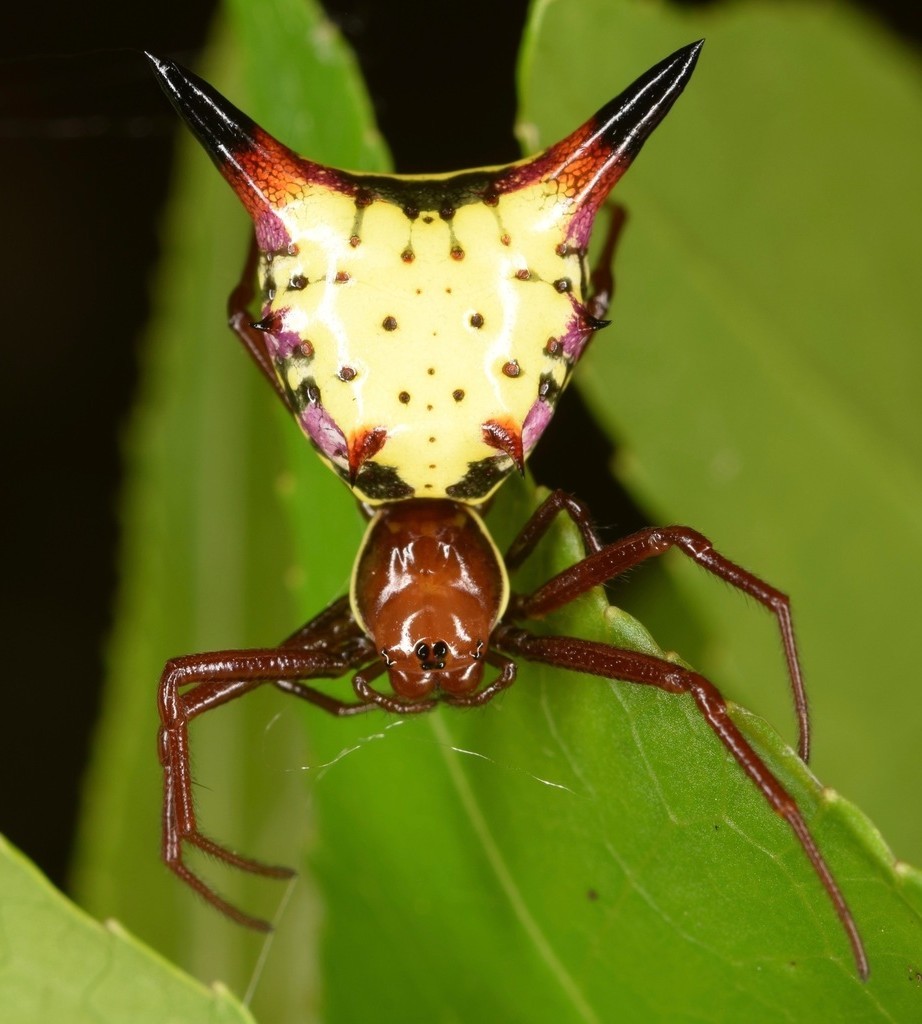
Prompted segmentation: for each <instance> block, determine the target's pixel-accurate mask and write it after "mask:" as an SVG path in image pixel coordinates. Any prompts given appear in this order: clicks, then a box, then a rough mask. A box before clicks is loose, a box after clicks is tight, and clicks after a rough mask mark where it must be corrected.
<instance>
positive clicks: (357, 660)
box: [158, 604, 374, 931]
mask: <svg viewBox="0 0 922 1024" xmlns="http://www.w3.org/2000/svg"><path fill="white" fill-rule="evenodd" d="M331 612H335V614H331ZM325 616H326V617H325ZM318 624H319V626H318ZM296 640H300V642H301V644H302V646H300V647H299V646H295V642H296ZM373 655H374V652H373V651H371V650H369V645H368V643H367V641H366V642H365V643H364V644H363V643H362V641H361V636H360V635H359V634H358V633H357V631H356V629H355V628H354V626H351V627H350V625H349V623H348V622H345V621H344V615H343V610H342V607H341V606H340V605H339V604H337V605H334V606H331V609H328V611H327V612H325V613H321V615H320V616H318V617H317V619H315V620H314V621H313V622H312V623H309V624H308V626H306V627H305V628H304V629H303V630H299V631H298V633H296V634H295V635H294V637H292V638H289V640H287V641H286V642H285V643H284V644H282V645H281V646H279V647H271V648H257V649H253V650H243V651H217V652H214V653H211V654H196V655H187V656H186V657H182V658H173V659H171V660H170V661H168V662H167V664H166V667H165V668H164V670H163V675H162V676H161V679H160V688H159V692H158V704H159V710H160V722H161V725H160V733H159V752H160V763H161V765H162V766H163V833H162V851H161V852H162V857H163V860H164V863H165V864H166V865H167V867H169V868H170V870H171V871H172V872H173V873H174V874H176V875H177V876H178V877H179V878H180V879H182V881H184V882H185V883H186V884H187V885H189V886H190V887H191V888H193V889H194V890H195V891H196V892H197V893H199V895H201V896H202V897H204V898H205V899H206V900H208V902H209V903H211V904H212V905H213V906H214V907H216V908H217V909H218V910H220V911H221V912H222V913H224V914H226V915H227V916H228V917H230V918H232V919H233V920H234V921H236V922H238V923H239V924H242V925H245V926H246V927H248V928H254V929H256V930H258V931H267V930H269V927H270V926H269V924H268V922H266V921H263V920H262V919H260V918H257V917H252V916H250V915H249V914H247V913H245V912H244V911H242V910H240V909H238V908H237V907H235V906H233V904H231V903H228V902H227V901H226V900H225V899H223V898H222V897H221V896H219V895H218V894H217V893H216V892H215V890H214V889H212V888H211V886H210V885H208V883H207V882H205V881H204V880H202V879H201V878H199V876H198V875H196V874H195V873H194V872H193V871H192V870H191V869H190V868H189V867H188V866H187V865H186V863H185V861H184V848H185V846H186V844H189V845H191V846H194V847H197V848H198V849H200V850H202V851H203V852H204V853H206V854H208V855H210V856H212V857H215V858H217V859H218V860H221V861H223V862H224V863H225V864H229V865H231V866H232V867H236V868H239V869H241V870H242V871H248V872H250V873H252V874H256V875H263V876H265V877H268V878H290V877H291V876H292V875H293V874H294V872H293V871H291V870H290V869H289V868H285V867H277V866H274V865H270V864H264V863H262V862H261V861H258V860H253V859H252V858H249V857H244V856H241V855H240V854H237V853H234V852H233V851H232V850H229V849H227V848H226V847H224V846H221V845H220V844H218V843H216V842H215V841H214V840H212V839H209V838H208V837H207V836H206V835H205V834H204V833H203V832H202V831H201V830H200V829H199V827H198V823H197V820H196V814H195V803H194V798H193V793H192V775H191V770H190V765H189V733H188V727H189V722H191V721H192V719H193V718H196V717H197V716H199V715H201V714H203V713H204V712H206V711H210V710H212V709H213V708H216V707H219V706H220V705H222V704H227V703H228V702H229V701H232V700H235V699H236V698H237V697H242V696H243V695H244V694H245V693H249V692H250V691H251V690H255V689H256V688H257V687H259V686H262V685H263V684H265V683H271V684H273V685H274V686H276V687H277V688H278V689H280V690H282V691H283V692H285V693H290V694H293V695H294V696H296V697H300V698H301V699H302V700H307V701H308V702H309V703H311V704H314V705H315V706H316V707H319V708H321V709H322V710H323V711H326V712H327V713H329V714H332V715H336V716H338V717H343V716H347V715H354V714H360V713H362V712H364V711H367V710H369V709H370V708H371V707H374V705H373V704H367V703H362V702H359V703H349V702H347V701H342V700H339V699H337V698H335V697H331V696H330V695H329V694H325V693H322V692H321V691H319V690H315V689H314V688H313V687H310V686H307V685H305V684H304V683H303V682H301V680H303V679H308V678H313V677H318V676H324V677H332V676H339V675H342V674H344V673H345V672H348V671H349V670H350V669H353V668H357V667H359V666H360V665H363V664H366V663H367V662H368V660H369V658H370V657H372V656H373Z"/></svg>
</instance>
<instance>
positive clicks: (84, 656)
mask: <svg viewBox="0 0 922 1024" xmlns="http://www.w3.org/2000/svg"><path fill="white" fill-rule="evenodd" d="M177 6H178V5H177ZM325 6H326V8H327V10H328V11H329V13H330V14H331V16H332V17H333V18H334V20H336V21H337V23H338V24H339V25H340V26H341V28H342V29H343V30H344V31H345V33H346V35H347V36H348V38H349V40H350V42H351V43H352V45H353V46H354V47H355V48H356V49H357V51H358V53H359V57H360V60H361V63H362V67H363V71H364V73H365V77H366V80H367V82H368V84H369V90H370V92H371V96H372V99H373V102H374V104H375V109H376V113H377V116H378V122H379V125H380V126H381V129H382V131H383V132H384V135H385V137H386V138H387V140H388V142H389V144H390V146H391V149H392V152H393V154H394V158H395V161H396V165H397V169H398V170H401V171H405V172H419V171H438V170H456V169H459V168H462V167H468V166H476V165H479V164H487V163H498V162H502V161H505V160H513V159H516V158H517V157H518V155H519V152H518V148H517V145H516V142H515V140H514V138H513V136H512V131H511V128H512V124H513V119H514V113H515V92H514V78H513V76H514V70H515V54H516V52H517V49H518V43H519V38H520V35H521V27H522V23H523V21H524V17H525V9H526V6H527V2H526V0H502V2H497V0H464V2H463V3H461V4H459V5H458V6H457V7H455V8H453V9H452V12H451V21H450V23H447V22H445V23H441V21H440V19H439V17H438V16H435V15H434V12H435V11H437V10H438V8H437V6H436V5H434V4H433V3H431V0H428V2H427V0H403V2H397V0H389V2H380V0H379V2H376V0H329V2H327V3H325ZM865 6H866V7H868V8H869V9H870V10H871V11H873V12H875V13H876V14H877V15H878V16H879V17H880V18H882V19H884V20H885V21H886V22H887V23H889V25H890V26H891V27H892V28H893V30H894V31H896V32H899V33H901V34H903V35H906V36H909V37H910V38H912V39H913V40H915V41H918V40H919V38H920V34H922V13H920V9H919V7H918V6H917V5H914V4H912V5H909V4H905V5H904V4H902V3H899V2H895V0H891V2H887V3H873V2H870V0H868V2H866V4H865ZM214 8H215V3H214V2H213V0H186V2H185V3H183V4H182V8H181V14H178V13H176V11H174V10H173V9H172V5H170V4H138V5H132V7H131V8H130V10H129V11H126V5H124V4H123V3H116V2H114V0H95V2H92V3H91V4H89V5H80V4H67V5H65V4H64V3H63V2H62V0H51V2H48V3H45V4H44V5H43V6H42V7H41V8H40V9H39V8H38V7H37V6H34V5H17V7H16V9H15V10H13V11H5V12H4V13H3V14H2V15H0V197H2V206H3V221H2V224H3V227H2V233H3V243H4V244H3V247H2V249H0V261H2V268H3V281H4V283H5V302H4V308H5V315H3V317H2V319H3V324H4V329H3V341H2V346H0V353H2V356H0V360H2V361H0V366H2V371H0V389H2V398H0V416H2V425H0V437H2V439H3V445H4V456H3V462H2V473H3V489H2V498H0V506H2V515H3V519H2V527H3V536H4V551H3V571H2V581H3V589H2V617H0V622H2V634H0V636H2V648H0V650H2V652H3V654H2V659H3V680H2V685H3V693H4V699H3V704H2V721H3V730H2V743H0V749H2V761H0V792H2V797H0V831H3V832H5V833H6V834H7V835H8V836H9V837H10V839H11V840H12V841H13V842H14V843H16V844H17V845H19V846H21V847H22V848H23V849H24V850H25V851H26V852H27V853H28V854H29V855H30V856H31V857H32V858H33V859H35V860H36V861H37V863H38V864H39V865H40V867H42V868H43V869H44V870H45V871H46V872H47V873H48V874H49V875H50V876H51V877H52V879H53V880H54V881H55V882H56V883H58V884H59V885H63V884H66V871H67V863H68V857H69V849H70V842H71V836H72V832H73V828H74V822H75V818H76V814H77V810H78V806H79V789H80V782H81V772H82V767H83V765H84V763H85V761H86V758H87V754H88V749H89V743H90V742H91V739H92V726H93V723H94V721H95V717H96V711H97V700H98V693H99V686H100V683H101V680H102V672H103V663H102V651H103V649H104V644H105V641H106V637H107V634H108V631H109V629H110V626H111V616H112V607H113V598H114V593H115V587H116V584H117V578H116V562H115V557H116V546H117V541H118V535H117V515H116V513H117V501H118V495H119V480H120V470H121V467H120V461H119V435H120V430H121V428H122V427H123V425H124V424H125V422H126V418H127V416H128V413H129V410H130V408H131V404H132V399H133V395H134V390H135V384H136V373H137V364H136V347H137V342H138V339H139V338H140V337H141V335H142V332H143V328H144V324H145V321H146V318H147V315H148V284H149V280H150V274H151V270H152V267H153V266H154V264H155V262H156V259H157V257H158V240H157V233H156V232H157V225H158V223H159V216H160V208H161V206H162V204H163V201H164V199H165V197H166V189H167V186H168V184H169V181H170V163H171V157H172V140H173V138H174V135H175V133H176V130H177V122H176V119H175V117H174V115H173V113H172V111H171V110H170V109H169V108H168V107H167V105H166V103H165V102H164V100H163V98H162V97H161V95H160V92H159V90H158V89H157V87H156V86H155V84H154V82H153V80H152V78H151V76H150V74H149V72H148V70H147V67H146V65H145V62H144V61H143V59H142V58H141V54H140V51H141V50H142V49H150V50H152V51H154V52H156V53H157V54H159V55H162V56H167V57H171V58H174V59H177V60H179V61H181V62H182V63H185V64H188V65H191V66H194V65H195V62H196V55H197V52H198V50H199V48H200V47H201V45H202V43H203V40H204V38H205V34H206V31H207V29H208V25H209V22H210V20H211V18H212V16H213V14H214ZM434 17H435V18H436V21H435V22H434V21H433V18H434ZM442 17H445V16H444V15H443V16H442ZM420 31H424V32H425V33H426V34H427V37H428V38H429V40H430V41H432V40H433V39H434V40H435V42H436V43H437V45H430V46H414V45H413V41H414V38H415V37H416V35H417V33H418V32H420ZM471 55H476V56H475V57H474V58H473V60H472V56H471ZM446 68H458V69H464V74H463V76H462V75H458V76H452V75H447V74H446ZM411 93H412V97H413V102H414V105H415V113H416V117H415V118H414V123H420V122H428V123H433V124H444V126H445V128H444V132H443V133H441V138H440V140H439V142H440V145H438V146H437V147H434V146H433V140H432V139H431V138H426V139H422V138H421V137H420V135H419V133H417V132H415V131H414V130H413V126H412V125H410V124H407V122H406V120H405V119H404V118H402V109H403V102H404V99H405V97H406V96H407V95H409V94H411ZM462 98H463V101H462ZM426 104H431V107H432V109H431V111H430V110H427V109H426ZM436 104H437V105H438V111H439V112H437V111H436ZM481 111H487V112H488V113H489V116H481V114H480V112H481ZM423 147H424V148H423ZM567 430H570V431H579V432H580V445H579V450H581V451H584V452H585V453H586V454H585V459H584V461H583V463H582V465H576V464H574V462H573V460H572V459H571V460H569V461H564V462H562V463H560V464H557V465H554V464H550V463H549V462H548V461H547V457H548V454H553V453H554V452H555V451H556V452H567V451H568V450H569V451H574V450H577V446H575V445H573V446H570V445H567V444H566V443H563V444H558V445H555V446H548V447H546V448H541V447H540V446H539V449H538V454H537V456H536V458H535V459H533V460H532V462H531V465H532V469H533V470H534V472H535V474H536V476H537V477H538V479H539V480H541V481H544V482H549V483H553V484H554V485H556V486H561V487H565V488H568V489H571V490H574V491H576V492H578V493H579V494H580V495H581V496H582V497H584V498H586V499H587V501H589V503H590V506H591V507H593V508H594V509H595V510H596V513H597V515H598V516H599V518H600V519H602V520H604V521H605V522H618V523H619V524H620V526H621V527H622V528H625V529H629V528H631V527H633V526H634V525H635V524H638V523H639V522H640V521H641V520H643V518H644V517H643V516H642V513H641V512H640V511H638V510H636V509H633V508H632V507H631V506H630V503H629V501H628V500H627V499H626V497H625V496H624V495H621V494H619V493H618V492H617V490H615V489H614V486H613V485H611V484H608V483H606V482H605V481H604V479H602V480H601V481H600V478H603V477H604V474H598V473H593V472H590V471H587V470H589V469H590V468H591V467H593V466H599V465H604V464H606V462H607V460H608V457H609V452H608V450H607V442H606V441H605V440H604V439H602V438H600V437H598V436H597V435H596V434H595V432H594V431H593V430H592V427H591V423H590V422H589V421H588V419H586V418H585V414H584V413H583V410H582V407H581V405H580V402H579V398H578V395H577V394H576V392H575V391H573V390H572V389H571V390H570V391H568V392H567V395H566V397H565V399H564V401H563V402H562V403H561V406H560V408H559V410H558V413H557V421H556V422H555V431H556V432H557V433H558V434H561V433H562V432H564V431H567ZM587 438H590V439H592V440H591V443H589V445H588V448H587ZM542 452H543V453H545V454H544V456H543V458H542V454H541V453H542ZM599 487H601V488H602V489H601V490H600V489H599ZM154 685H155V680H151V687H152V689H151V694H152V698H151V699H153V686H154ZM151 756H152V757H153V756H154V749H153V746H151Z"/></svg>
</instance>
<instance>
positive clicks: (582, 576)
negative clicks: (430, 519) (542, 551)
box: [506, 491, 810, 761]
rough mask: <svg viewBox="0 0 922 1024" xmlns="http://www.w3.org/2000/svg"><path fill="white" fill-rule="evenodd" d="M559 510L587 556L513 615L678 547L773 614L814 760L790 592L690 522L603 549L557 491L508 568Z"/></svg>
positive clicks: (520, 540)
mask: <svg viewBox="0 0 922 1024" xmlns="http://www.w3.org/2000/svg"><path fill="white" fill-rule="evenodd" d="M560 512H566V513H567V514H568V515H569V516H570V518H571V519H572V520H573V522H574V523H575V524H576V525H577V526H578V527H579V529H580V532H581V533H582V535H583V543H584V545H585V548H586V552H587V555H586V557H585V558H584V559H582V561H580V562H577V563H576V564H575V565H573V566H571V567H570V568H569V569H565V570H564V571H563V572H560V573H558V574H557V575H556V576H554V577H553V578H552V579H550V580H548V581H547V583H545V584H544V585H543V586H541V587H538V589H537V590H535V591H533V592H532V593H531V594H527V595H524V596H519V597H517V598H516V599H515V601H514V602H513V604H512V605H511V617H513V618H523V619H537V618H542V617H543V616H545V615H547V614H549V613H550V612H552V611H556V609H558V608H562V607H563V606H564V605H566V604H569V603H570V602H571V601H573V600H575V599H576V598H577V597H579V596H580V595H581V594H585V593H586V592H587V591H589V590H591V589H592V588H593V587H597V586H601V585H602V584H603V583H607V582H609V580H612V579H615V578H616V577H618V576H621V575H622V574H623V573H625V572H627V571H628V570H629V569H633V568H634V567H635V566H637V565H640V564H641V563H642V562H645V561H646V560H647V559H648V558H656V557H658V556H659V555H663V554H665V553H666V552H667V551H670V550H671V549H672V548H676V549H677V550H678V551H681V553H682V554H683V555H686V556H687V557H688V558H690V559H692V561H694V562H696V563H697V564H698V565H700V566H701V568H702V569H704V570H705V571H706V572H709V573H710V574H711V575H712V576H717V577H718V578H719V579H722V580H724V581H725V582H727V583H729V584H730V585H731V586H733V587H736V589H737V590H741V591H743V593H745V594H748V595H749V596H750V597H753V598H755V600H756V601H758V602H759V604H761V605H762V606H763V607H765V608H767V609H768V610H769V611H770V612H771V613H772V614H773V615H774V616H775V620H776V622H777V623H778V630H779V632H780V634H781V642H782V645H783V647H784V655H785V662H786V664H787V670H788V677H789V678H790V681H791V691H792V694H793V697H794V709H795V712H796V715H797V722H798V730H799V735H798V745H797V751H798V753H799V755H800V757H801V759H802V760H804V761H808V760H809V759H810V716H809V711H808V707H807V693H806V689H805V687H804V680H803V672H802V670H801V667H800V658H799V657H798V654H797V642H796V640H795V639H794V624H793V621H792V618H791V603H790V600H789V598H788V596H787V595H786V594H784V593H782V592H781V591H780V590H778V589H776V588H775V587H773V586H771V585H770V584H768V583H766V582H765V581H764V580H763V579H761V578H760V577H758V576H756V575H755V574H754V573H751V572H749V571H748V570H747V569H744V568H742V566H739V565H737V564H736V563H735V562H731V561H730V559H729V558H726V557H724V556H723V555H721V554H720V553H719V552H717V551H715V550H714V546H713V544H711V542H710V541H709V540H708V539H707V537H705V536H704V535H703V534H700V533H699V532H698V531H697V530H693V529H691V528H690V527H688V526H663V527H657V526H653V527H648V528H647V529H644V530H639V531H638V532H637V533H633V534H631V535H630V536H629V537H623V538H622V539H621V540H617V541H615V542H614V543H613V544H607V545H605V546H604V547H601V546H600V545H599V543H598V539H597V538H596V536H595V533H594V531H593V529H592V525H591V520H590V517H589V513H588V511H587V510H586V508H585V506H584V505H583V504H582V503H581V502H580V501H578V500H577V499H576V498H573V497H571V496H569V495H567V494H564V493H563V492H562V491H554V492H553V493H552V494H551V495H550V496H549V497H548V498H547V499H546V500H545V501H544V503H543V504H542V505H541V506H540V507H539V508H538V509H537V511H536V512H535V513H534V515H533V516H532V517H531V519H530V520H529V521H528V522H527V523H526V524H525V527H524V528H523V529H522V531H521V532H520V533H519V536H518V537H517V538H516V539H515V541H514V542H513V543H512V546H511V547H510V549H509V552H508V553H507V556H506V561H507V565H508V566H509V568H510V570H511V569H514V568H515V567H517V566H518V565H520V564H521V562H522V561H524V559H525V558H527V557H528V555H529V554H531V552H532V551H533V550H534V548H535V546H536V545H537V543H538V541H539V540H540V539H541V537H542V536H543V535H544V533H546V531H547V530H548V528H549V527H550V525H551V523H552V522H553V520H554V518H555V516H556V515H557V514H558V513H560Z"/></svg>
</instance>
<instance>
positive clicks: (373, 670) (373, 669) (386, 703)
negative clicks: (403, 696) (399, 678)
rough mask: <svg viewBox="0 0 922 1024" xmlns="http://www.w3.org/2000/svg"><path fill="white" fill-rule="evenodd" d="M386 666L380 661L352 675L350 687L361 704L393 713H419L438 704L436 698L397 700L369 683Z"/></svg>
mask: <svg viewBox="0 0 922 1024" xmlns="http://www.w3.org/2000/svg"><path fill="white" fill-rule="evenodd" d="M386 668H387V663H386V662H385V661H381V662H379V663H378V664H377V665H371V666H369V667H368V668H366V669H363V670H362V671H361V672H356V674H355V675H354V676H353V678H352V687H353V689H354V690H355V692H356V694H357V695H358V698H359V700H360V701H361V702H362V704H367V705H369V706H377V707H379V708H383V709H384V710H385V711H390V712H391V714H394V715H420V714H423V713H425V712H426V711H432V709H433V708H434V707H436V706H437V705H438V703H439V702H438V701H437V700H417V701H411V700H399V699H398V698H397V697H391V696H389V695H388V694H386V693H382V692H381V691H380V690H376V689H375V688H374V687H373V686H372V685H371V681H372V680H373V679H377V678H378V676H380V675H381V674H382V673H383V672H384V670H385V669H386Z"/></svg>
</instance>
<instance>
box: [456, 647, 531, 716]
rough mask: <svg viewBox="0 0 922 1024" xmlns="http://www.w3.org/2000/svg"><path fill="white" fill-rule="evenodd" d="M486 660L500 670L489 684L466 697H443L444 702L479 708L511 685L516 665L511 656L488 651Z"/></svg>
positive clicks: (460, 706)
mask: <svg viewBox="0 0 922 1024" xmlns="http://www.w3.org/2000/svg"><path fill="white" fill-rule="evenodd" d="M487 662H488V664H490V665H492V666H493V667H494V668H498V669H499V670H500V673H499V675H498V676H497V677H496V678H495V679H494V680H493V682H492V683H490V685H489V686H485V687H484V688H483V689H482V690H477V691H476V692H475V693H472V694H469V695H468V696H467V697H445V698H444V703H446V704H450V705H451V706H452V707H455V708H481V707H483V705H484V704H489V702H490V701H491V700H493V698H494V697H495V696H496V695H497V694H498V693H502V692H503V690H506V689H508V688H509V687H510V686H512V684H513V683H514V682H515V677H516V667H515V662H514V661H513V660H512V659H511V658H507V657H506V656H505V655H503V654H499V653H498V652H497V651H490V652H489V653H488V654H487Z"/></svg>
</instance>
